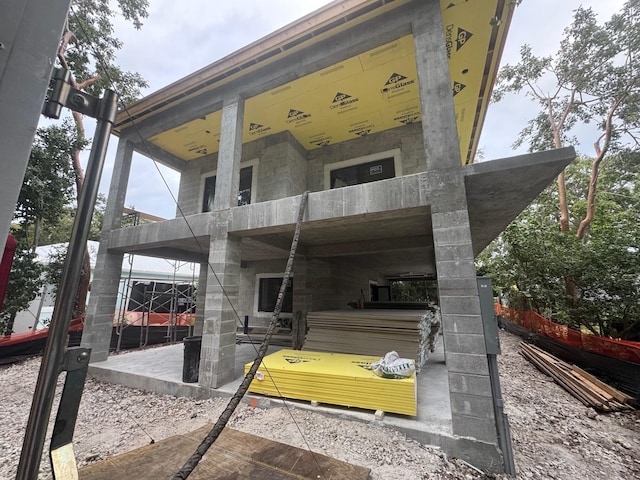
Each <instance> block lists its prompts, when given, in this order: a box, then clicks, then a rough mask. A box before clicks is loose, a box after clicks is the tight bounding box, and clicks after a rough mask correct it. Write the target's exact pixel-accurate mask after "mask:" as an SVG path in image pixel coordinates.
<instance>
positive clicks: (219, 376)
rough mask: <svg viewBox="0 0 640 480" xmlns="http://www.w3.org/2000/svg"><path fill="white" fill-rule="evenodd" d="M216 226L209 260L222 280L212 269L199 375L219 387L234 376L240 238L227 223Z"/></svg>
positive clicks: (208, 384) (202, 383)
mask: <svg viewBox="0 0 640 480" xmlns="http://www.w3.org/2000/svg"><path fill="white" fill-rule="evenodd" d="M216 230H217V231H216V235H215V238H216V239H215V240H212V241H211V243H210V247H209V263H210V264H211V267H212V269H213V271H215V272H216V276H217V279H218V280H219V282H218V280H216V278H215V277H214V275H213V273H211V270H209V271H208V272H209V273H208V276H207V285H206V288H205V292H204V295H205V308H204V315H203V316H204V321H203V329H202V353H201V355H200V376H199V384H200V386H202V387H204V388H218V387H220V386H221V385H224V384H226V383H228V382H230V381H232V380H233V379H234V371H233V370H234V363H235V344H236V330H237V328H236V327H237V318H236V314H235V312H234V309H233V306H235V305H237V303H238V293H239V282H240V239H239V238H237V237H232V236H229V235H226V233H225V230H226V224H220V225H218V226H217V228H216ZM221 285H222V286H224V290H223V288H222V286H221Z"/></svg>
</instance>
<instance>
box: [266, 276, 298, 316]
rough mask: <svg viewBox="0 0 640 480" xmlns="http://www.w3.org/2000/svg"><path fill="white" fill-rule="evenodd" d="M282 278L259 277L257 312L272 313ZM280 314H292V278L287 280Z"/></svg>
mask: <svg viewBox="0 0 640 480" xmlns="http://www.w3.org/2000/svg"><path fill="white" fill-rule="evenodd" d="M282 278H283V277H261V278H260V279H259V280H260V284H259V287H258V311H259V312H273V309H274V308H276V301H277V300H278V292H279V291H280V285H282ZM282 313H293V278H289V283H288V285H287V289H286V290H285V293H284V299H283V302H282Z"/></svg>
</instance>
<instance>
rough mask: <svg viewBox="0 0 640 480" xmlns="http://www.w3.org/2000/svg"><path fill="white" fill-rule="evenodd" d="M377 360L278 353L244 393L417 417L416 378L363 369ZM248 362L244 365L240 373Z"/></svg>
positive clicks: (372, 358) (266, 360)
mask: <svg viewBox="0 0 640 480" xmlns="http://www.w3.org/2000/svg"><path fill="white" fill-rule="evenodd" d="M379 359H380V357H377V356H369V355H347V354H342V353H326V352H308V351H299V350H280V351H279V352H276V353H273V354H271V355H268V356H266V357H265V358H264V360H263V362H262V364H261V365H260V368H259V369H258V373H257V374H256V378H254V380H253V381H252V382H251V385H250V386H249V391H250V392H254V393H260V394H263V395H271V396H275V397H285V398H294V399H298V400H310V401H317V402H320V403H327V404H331V405H342V406H345V407H357V408H364V409H368V410H382V411H385V412H391V413H400V414H403V415H412V416H415V415H416V408H417V407H416V404H417V400H416V385H415V375H413V376H412V377H411V378H405V379H388V378H381V377H378V376H377V375H376V374H374V373H373V372H372V371H371V370H369V369H368V367H369V366H370V365H371V364H372V363H373V362H375V361H377V360H379ZM249 368H251V363H247V364H246V365H245V369H244V371H245V374H246V373H247V372H248V371H249Z"/></svg>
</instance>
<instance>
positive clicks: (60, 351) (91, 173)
mask: <svg viewBox="0 0 640 480" xmlns="http://www.w3.org/2000/svg"><path fill="white" fill-rule="evenodd" d="M117 99H118V97H117V95H116V94H115V93H114V92H112V91H110V90H107V91H106V92H105V94H104V97H103V98H102V100H100V106H99V108H98V115H97V119H98V122H97V124H96V132H95V136H94V139H93V145H92V147H91V155H90V157H89V163H88V165H87V172H86V177H85V181H84V186H83V187H82V192H81V194H80V199H79V200H78V211H77V213H76V218H75V222H74V224H73V230H72V232H71V239H70V241H69V249H68V252H67V258H66V260H65V263H64V269H63V271H62V279H61V280H60V287H59V288H58V292H57V295H56V303H55V307H54V311H53V318H52V319H51V325H50V327H49V335H48V337H47V344H46V346H45V350H44V354H43V356H42V363H41V365H40V373H39V375H38V383H37V384H36V389H35V392H34V394H33V402H32V403H31V412H30V414H29V421H28V423H27V430H26V432H25V436H24V442H23V444H22V451H21V453H20V463H19V465H18V473H17V476H16V479H17V480H33V479H34V478H38V471H39V469H40V458H41V457H42V450H43V445H44V440H45V436H46V434H47V425H48V423H49V417H50V416H51V408H52V404H53V397H54V395H55V390H56V383H57V380H58V375H59V374H60V372H61V369H62V364H63V359H64V354H65V351H66V340H67V332H68V330H69V323H70V322H71V315H72V314H73V303H74V299H75V297H76V290H77V288H78V282H79V280H80V274H81V271H82V260H83V257H84V252H85V249H86V245H87V239H88V237H89V229H90V227H91V217H92V215H93V209H94V207H95V202H96V196H97V194H98V186H99V184H100V176H101V175H102V168H103V166H104V158H105V156H106V153H107V146H108V143H109V137H110V135H111V128H112V126H113V121H114V119H115V115H116V112H117Z"/></svg>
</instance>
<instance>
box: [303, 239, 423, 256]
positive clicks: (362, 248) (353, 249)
mask: <svg viewBox="0 0 640 480" xmlns="http://www.w3.org/2000/svg"><path fill="white" fill-rule="evenodd" d="M431 245H433V237H432V236H430V235H415V236H411V237H399V238H393V239H392V240H391V239H389V238H381V239H369V240H362V241H359V242H347V243H338V244H331V245H318V246H313V247H309V248H308V249H307V255H309V256H311V257H315V258H322V257H341V256H347V255H354V254H355V255H370V254H378V253H385V252H390V251H397V250H404V249H412V248H429V247H430V246H431Z"/></svg>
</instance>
